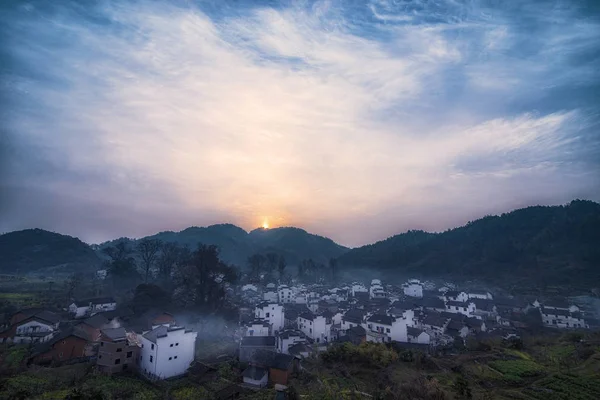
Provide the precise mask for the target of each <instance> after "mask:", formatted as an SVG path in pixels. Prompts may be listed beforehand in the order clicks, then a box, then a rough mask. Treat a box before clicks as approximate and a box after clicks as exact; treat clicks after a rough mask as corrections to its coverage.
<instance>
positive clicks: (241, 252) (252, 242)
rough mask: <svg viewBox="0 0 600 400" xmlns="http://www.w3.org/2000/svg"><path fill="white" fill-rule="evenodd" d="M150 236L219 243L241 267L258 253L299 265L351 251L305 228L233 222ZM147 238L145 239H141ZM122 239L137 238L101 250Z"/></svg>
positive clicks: (190, 243) (193, 244) (228, 258)
mask: <svg viewBox="0 0 600 400" xmlns="http://www.w3.org/2000/svg"><path fill="white" fill-rule="evenodd" d="M146 238H148V239H159V240H162V241H163V242H175V243H179V244H181V245H187V246H189V247H190V248H191V249H193V248H195V247H196V246H197V245H198V243H203V244H212V245H216V246H219V250H220V254H221V258H222V259H223V260H224V261H226V262H228V263H232V264H235V265H238V266H245V265H246V263H247V259H248V257H249V256H251V255H252V254H255V253H262V254H264V253H268V252H273V253H277V254H280V255H284V256H285V258H286V260H287V262H288V264H296V263H298V262H300V261H301V260H302V259H304V258H313V259H314V260H315V261H319V262H323V263H326V262H327V261H328V260H329V259H330V258H336V257H339V256H340V255H342V254H343V253H345V252H346V251H348V249H347V248H346V247H343V246H340V245H338V244H336V243H335V242H334V241H333V240H331V239H328V238H325V237H322V236H317V235H313V234H310V233H308V232H306V231H305V230H302V229H298V228H291V227H284V228H272V229H262V228H260V229H256V230H253V231H252V232H250V233H248V232H246V231H245V230H243V229H242V228H240V227H237V226H235V225H232V224H220V225H211V226H208V227H190V228H187V229H184V230H182V231H180V232H171V231H166V232H160V233H157V234H156V235H152V236H147V237H146ZM142 239H144V238H142ZM119 240H127V241H129V242H130V243H131V245H135V243H136V242H137V241H138V240H141V239H138V240H134V239H127V238H121V239H117V240H113V241H110V242H106V243H102V244H101V245H99V246H97V250H98V252H99V254H100V256H102V255H101V249H102V248H104V247H106V246H110V245H114V244H115V243H116V242H117V241H119Z"/></svg>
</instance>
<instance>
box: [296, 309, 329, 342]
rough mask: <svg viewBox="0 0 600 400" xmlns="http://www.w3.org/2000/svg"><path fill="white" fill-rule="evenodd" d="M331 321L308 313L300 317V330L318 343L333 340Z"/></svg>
mask: <svg viewBox="0 0 600 400" xmlns="http://www.w3.org/2000/svg"><path fill="white" fill-rule="evenodd" d="M331 325H332V324H331V319H329V318H326V317H324V316H322V315H314V314H311V313H308V312H305V313H301V314H300V315H298V329H300V330H301V331H302V332H303V333H304V334H305V335H306V336H307V337H309V338H311V339H313V340H314V341H315V342H317V343H323V342H328V341H329V340H331Z"/></svg>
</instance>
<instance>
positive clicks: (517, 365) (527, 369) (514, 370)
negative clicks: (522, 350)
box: [490, 360, 544, 378]
mask: <svg viewBox="0 0 600 400" xmlns="http://www.w3.org/2000/svg"><path fill="white" fill-rule="evenodd" d="M490 366H491V367H492V368H494V369H496V370H498V371H500V372H501V373H503V374H504V375H505V378H506V375H512V376H516V377H519V378H524V377H531V376H538V375H540V374H542V373H543V372H544V368H543V367H542V366H541V365H539V364H537V363H536V362H534V361H530V360H499V361H492V362H491V363H490Z"/></svg>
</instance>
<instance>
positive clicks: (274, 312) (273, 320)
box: [254, 303, 285, 334]
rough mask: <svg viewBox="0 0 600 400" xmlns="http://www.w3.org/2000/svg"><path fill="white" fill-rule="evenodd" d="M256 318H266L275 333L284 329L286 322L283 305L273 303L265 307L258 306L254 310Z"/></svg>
mask: <svg viewBox="0 0 600 400" xmlns="http://www.w3.org/2000/svg"><path fill="white" fill-rule="evenodd" d="M254 315H255V316H256V318H260V319H264V320H265V321H268V322H269V324H271V328H272V330H273V332H272V333H273V334H274V333H275V332H278V331H280V330H282V329H283V326H284V324H285V319H284V311H283V306H281V305H279V304H276V303H271V304H269V305H267V306H264V307H263V308H259V307H256V309H255V310H254Z"/></svg>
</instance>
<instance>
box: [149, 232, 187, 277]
mask: <svg viewBox="0 0 600 400" xmlns="http://www.w3.org/2000/svg"><path fill="white" fill-rule="evenodd" d="M190 254H191V252H190V249H189V248H187V247H181V246H179V245H178V244H177V243H173V242H167V243H163V245H162V248H161V251H160V254H159V256H158V259H157V261H156V265H157V266H158V276H159V278H160V280H161V281H163V282H164V283H165V284H167V286H168V285H170V283H171V278H172V275H173V271H174V269H175V268H177V266H179V265H181V264H185V262H186V260H188V259H189V257H190Z"/></svg>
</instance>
